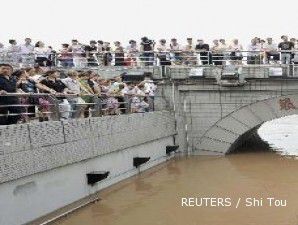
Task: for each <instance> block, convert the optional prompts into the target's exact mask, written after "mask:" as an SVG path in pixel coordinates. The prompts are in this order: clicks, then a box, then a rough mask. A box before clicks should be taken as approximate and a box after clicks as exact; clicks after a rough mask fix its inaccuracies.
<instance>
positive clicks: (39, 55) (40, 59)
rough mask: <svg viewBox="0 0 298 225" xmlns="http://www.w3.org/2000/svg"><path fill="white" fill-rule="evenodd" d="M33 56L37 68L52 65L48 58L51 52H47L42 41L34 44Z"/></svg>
mask: <svg viewBox="0 0 298 225" xmlns="http://www.w3.org/2000/svg"><path fill="white" fill-rule="evenodd" d="M34 54H35V62H36V63H37V64H38V65H39V66H44V67H48V66H51V65H52V63H51V61H50V60H49V56H50V54H51V52H50V51H49V49H48V48H46V47H45V45H44V43H43V42H42V41H38V42H37V43H36V44H35V48H34Z"/></svg>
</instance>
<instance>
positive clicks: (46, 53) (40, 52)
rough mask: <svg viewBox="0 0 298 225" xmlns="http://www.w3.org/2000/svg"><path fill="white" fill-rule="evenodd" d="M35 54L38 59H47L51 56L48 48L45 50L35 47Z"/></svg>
mask: <svg viewBox="0 0 298 225" xmlns="http://www.w3.org/2000/svg"><path fill="white" fill-rule="evenodd" d="M34 53H35V56H36V57H44V58H47V57H48V56H49V51H48V49H47V48H46V47H43V48H40V47H35V48H34Z"/></svg>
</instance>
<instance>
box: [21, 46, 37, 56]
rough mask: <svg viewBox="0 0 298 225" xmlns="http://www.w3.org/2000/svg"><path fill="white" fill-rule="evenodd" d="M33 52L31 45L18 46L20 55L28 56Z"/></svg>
mask: <svg viewBox="0 0 298 225" xmlns="http://www.w3.org/2000/svg"><path fill="white" fill-rule="evenodd" d="M33 50H34V46H33V45H31V44H30V45H25V44H24V45H21V46H20V52H21V54H24V55H28V54H30V53H33Z"/></svg>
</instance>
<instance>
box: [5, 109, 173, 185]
mask: <svg viewBox="0 0 298 225" xmlns="http://www.w3.org/2000/svg"><path fill="white" fill-rule="evenodd" d="M174 126H175V123H174V118H173V117H172V116H171V115H170V114H169V113H168V112H152V113H146V114H131V115H122V116H106V117H100V118H90V119H81V120H69V121H63V122H60V121H51V122H43V123H32V124H24V125H12V126H1V127H0V183H3V182H7V181H11V180H14V179H18V178H21V177H24V176H29V175H32V174H35V173H39V172H43V171H47V170H50V169H54V168H57V167H60V166H65V165H68V164H71V163H75V162H79V161H82V160H85V159H89V158H93V157H96V156H100V155H104V154H107V153H111V152H114V151H118V150H122V149H126V148H129V147H132V146H137V145H140V144H143V143H146V142H150V141H152V140H156V139H159V138H163V137H168V136H171V135H173V134H174V132H175V127H174Z"/></svg>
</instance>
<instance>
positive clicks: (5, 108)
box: [0, 93, 158, 125]
mask: <svg viewBox="0 0 298 225" xmlns="http://www.w3.org/2000/svg"><path fill="white" fill-rule="evenodd" d="M156 98H158V97H156V96H155V97H153V96H148V95H106V94H101V95H75V94H60V93H58V94H56V95H53V94H40V93H35V94H33V93H6V94H1V95H0V102H1V104H0V125H9V124H15V123H27V122H31V121H40V122H42V121H49V120H67V119H76V118H88V117H100V116H107V115H120V114H130V113H145V112H150V111H154V110H155V105H154V102H155V99H156Z"/></svg>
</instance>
